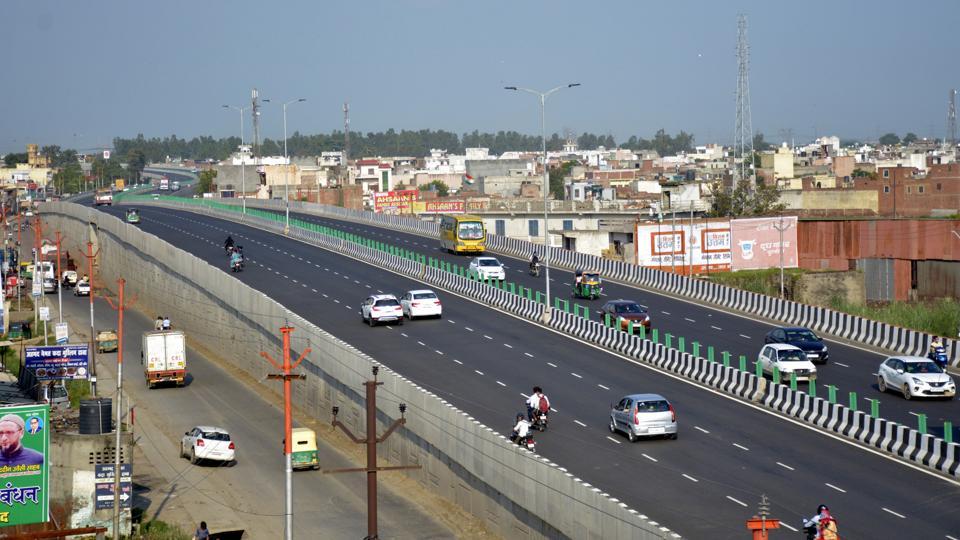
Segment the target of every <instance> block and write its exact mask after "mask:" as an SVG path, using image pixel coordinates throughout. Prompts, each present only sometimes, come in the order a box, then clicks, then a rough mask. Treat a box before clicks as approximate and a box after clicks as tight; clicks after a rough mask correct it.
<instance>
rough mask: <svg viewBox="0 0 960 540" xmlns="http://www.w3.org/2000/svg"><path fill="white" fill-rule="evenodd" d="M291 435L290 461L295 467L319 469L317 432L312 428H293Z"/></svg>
mask: <svg viewBox="0 0 960 540" xmlns="http://www.w3.org/2000/svg"><path fill="white" fill-rule="evenodd" d="M290 435H291V443H292V444H291V452H292V453H291V455H290V462H291V464H292V465H293V468H294V469H314V470H316V469H319V468H320V461H319V459H318V458H317V434H316V433H315V432H314V431H313V430H312V429H310V428H302V427H300V428H293V429H292V430H290Z"/></svg>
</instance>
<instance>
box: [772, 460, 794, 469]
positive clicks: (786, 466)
mask: <svg viewBox="0 0 960 540" xmlns="http://www.w3.org/2000/svg"><path fill="white" fill-rule="evenodd" d="M777 465H779V466H781V467H783V468H784V469H787V470H788V471H795V470H796V469H794V468H793V467H791V466H789V465H785V464H783V463H780V462H779V461H778V462H777Z"/></svg>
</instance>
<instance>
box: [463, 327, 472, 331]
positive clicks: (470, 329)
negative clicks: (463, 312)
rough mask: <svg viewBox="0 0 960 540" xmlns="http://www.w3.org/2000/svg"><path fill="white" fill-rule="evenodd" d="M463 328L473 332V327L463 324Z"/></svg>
mask: <svg viewBox="0 0 960 540" xmlns="http://www.w3.org/2000/svg"><path fill="white" fill-rule="evenodd" d="M463 328H464V330H466V331H467V332H473V328H470V327H469V326H464V327H463Z"/></svg>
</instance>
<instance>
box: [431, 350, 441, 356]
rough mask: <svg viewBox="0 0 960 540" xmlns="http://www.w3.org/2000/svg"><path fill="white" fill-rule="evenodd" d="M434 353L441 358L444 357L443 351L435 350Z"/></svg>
mask: <svg viewBox="0 0 960 540" xmlns="http://www.w3.org/2000/svg"><path fill="white" fill-rule="evenodd" d="M433 352H435V353H437V354H439V355H441V356H443V351H438V350H436V349H434V350H433Z"/></svg>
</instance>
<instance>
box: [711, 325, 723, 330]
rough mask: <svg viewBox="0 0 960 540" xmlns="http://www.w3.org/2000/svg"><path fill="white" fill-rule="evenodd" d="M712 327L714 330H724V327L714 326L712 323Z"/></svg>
mask: <svg viewBox="0 0 960 540" xmlns="http://www.w3.org/2000/svg"><path fill="white" fill-rule="evenodd" d="M710 328H713V329H714V330H723V328H720V327H719V326H713V325H710Z"/></svg>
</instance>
